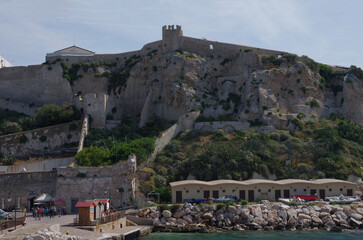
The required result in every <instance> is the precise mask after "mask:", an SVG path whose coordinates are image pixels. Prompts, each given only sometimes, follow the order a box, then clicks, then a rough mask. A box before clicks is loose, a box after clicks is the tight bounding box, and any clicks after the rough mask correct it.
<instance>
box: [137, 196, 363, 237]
mask: <svg viewBox="0 0 363 240" xmlns="http://www.w3.org/2000/svg"><path fill="white" fill-rule="evenodd" d="M139 216H140V217H146V218H151V219H153V221H154V226H155V227H156V228H157V229H159V230H160V231H178V232H180V231H185V232H189V231H193V232H196V231H200V232H206V231H207V232H209V231H217V230H245V229H246V230H247V229H249V230H259V229H263V230H296V229H322V230H323V229H324V230H327V231H342V230H347V229H348V230H353V229H358V228H363V204H359V205H346V206H338V205H315V206H305V205H304V206H303V205H300V206H288V205H285V204H281V203H270V202H268V201H264V202H263V203H261V204H256V205H247V206H241V205H235V206H232V205H229V206H228V205H222V204H218V205H208V204H204V205H191V204H189V203H186V204H184V205H180V207H179V209H177V210H176V211H175V212H174V213H172V212H171V211H169V210H163V211H160V209H158V208H156V207H150V208H148V209H147V210H143V211H140V212H139Z"/></svg>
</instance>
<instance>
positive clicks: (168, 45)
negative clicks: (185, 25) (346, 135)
mask: <svg viewBox="0 0 363 240" xmlns="http://www.w3.org/2000/svg"><path fill="white" fill-rule="evenodd" d="M182 36H183V31H182V29H181V26H179V25H176V26H175V27H174V25H168V26H166V25H165V26H163V51H174V50H177V49H180V48H181V46H182Z"/></svg>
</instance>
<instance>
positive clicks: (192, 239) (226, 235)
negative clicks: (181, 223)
mask: <svg viewBox="0 0 363 240" xmlns="http://www.w3.org/2000/svg"><path fill="white" fill-rule="evenodd" d="M156 239H157V240H169V239H171V240H207V239H208V240H217V239H218V240H227V239H228V240H234V239H258V240H262V239H263V240H267V239H268V240H270V239H271V240H274V239H276V240H277V239H293V240H300V239H301V240H303V239H304V240H323V239H329V240H330V239H347V240H353V239H360V240H362V239H363V231H352V232H340V233H334V232H325V231H284V232H262V231H239V232H223V233H152V234H150V235H149V236H146V237H143V238H142V240H156Z"/></svg>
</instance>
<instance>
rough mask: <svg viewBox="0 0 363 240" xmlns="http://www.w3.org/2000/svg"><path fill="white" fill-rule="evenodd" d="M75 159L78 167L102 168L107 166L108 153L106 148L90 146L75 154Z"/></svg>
mask: <svg viewBox="0 0 363 240" xmlns="http://www.w3.org/2000/svg"><path fill="white" fill-rule="evenodd" d="M75 158H76V161H77V164H78V165H79V166H85V167H91V166H92V167H98V166H104V165H108V164H109V160H108V159H109V158H110V151H109V150H108V149H107V148H103V147H97V146H91V147H89V148H84V149H83V150H82V151H80V152H79V153H77V155H76V156H75Z"/></svg>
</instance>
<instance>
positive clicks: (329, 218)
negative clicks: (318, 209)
mask: <svg viewBox="0 0 363 240" xmlns="http://www.w3.org/2000/svg"><path fill="white" fill-rule="evenodd" d="M321 221H322V222H323V223H324V224H326V223H327V222H330V221H333V220H332V217H331V216H330V214H329V215H327V216H325V217H323V218H322V219H321Z"/></svg>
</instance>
